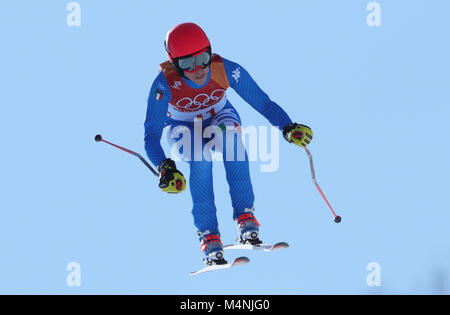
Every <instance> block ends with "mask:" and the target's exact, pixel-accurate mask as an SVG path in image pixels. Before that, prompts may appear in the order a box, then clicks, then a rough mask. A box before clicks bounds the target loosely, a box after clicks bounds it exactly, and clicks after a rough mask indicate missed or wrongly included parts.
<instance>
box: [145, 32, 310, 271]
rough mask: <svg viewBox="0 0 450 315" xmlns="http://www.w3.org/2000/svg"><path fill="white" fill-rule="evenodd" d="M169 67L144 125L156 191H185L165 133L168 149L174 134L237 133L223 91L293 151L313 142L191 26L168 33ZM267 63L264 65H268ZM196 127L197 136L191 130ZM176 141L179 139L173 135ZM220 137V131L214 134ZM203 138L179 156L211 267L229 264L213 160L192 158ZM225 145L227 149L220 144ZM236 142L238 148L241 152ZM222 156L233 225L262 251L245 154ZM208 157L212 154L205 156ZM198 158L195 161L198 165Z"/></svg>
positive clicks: (304, 129)
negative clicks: (167, 152)
mask: <svg viewBox="0 0 450 315" xmlns="http://www.w3.org/2000/svg"><path fill="white" fill-rule="evenodd" d="M164 45H165V49H166V53H167V56H168V58H169V60H168V61H165V62H163V63H162V64H161V65H160V72H159V74H158V76H157V77H156V79H155V80H154V82H153V84H152V87H151V90H150V95H149V98H148V107H147V115H146V120H145V123H144V126H145V150H146V152H147V155H148V157H149V159H150V160H151V162H152V163H153V164H154V165H157V166H158V171H159V172H160V175H159V187H160V188H161V189H162V190H163V191H165V192H169V193H179V192H182V191H183V190H184V189H185V187H186V181H185V178H184V176H183V174H182V173H181V172H180V171H179V170H177V167H176V164H175V162H174V161H173V160H171V159H170V158H167V157H166V156H165V153H164V151H163V149H162V146H161V143H160V140H161V138H162V135H163V129H165V131H164V133H165V136H166V139H167V141H168V143H169V144H171V145H173V144H174V143H176V142H177V141H178V140H180V137H181V135H180V136H178V137H177V136H174V133H173V132H172V131H173V130H176V128H184V130H186V129H188V130H189V131H190V133H188V134H190V135H191V140H192V142H193V139H194V137H195V132H197V133H198V132H201V133H202V135H203V131H204V130H205V128H207V127H211V126H213V127H214V126H216V128H217V130H218V131H222V133H221V134H220V135H221V136H222V137H223V138H222V139H226V137H234V135H236V132H233V131H236V130H240V125H241V119H240V117H239V114H238V113H237V111H236V109H235V108H234V107H233V106H232V105H231V104H230V102H229V101H228V100H227V98H226V93H225V92H226V90H227V88H229V87H231V88H233V89H234V90H235V91H236V92H237V93H238V94H239V95H240V96H241V97H242V98H243V99H244V100H245V101H246V102H247V103H249V104H250V105H251V106H252V107H253V108H254V109H256V110H257V111H258V112H259V113H261V114H262V115H263V116H264V117H266V118H267V119H268V120H269V122H270V123H271V124H272V125H273V126H276V127H278V128H279V129H280V130H281V131H282V133H283V136H284V138H285V139H286V140H287V141H288V142H292V143H294V144H296V145H298V146H301V147H305V146H307V145H308V144H309V143H310V141H311V140H312V135H313V133H312V130H311V129H310V128H309V127H307V126H305V125H302V124H296V123H293V122H292V121H291V119H290V118H289V116H288V115H287V114H286V112H285V111H284V110H283V109H282V108H281V107H280V106H279V105H277V104H276V103H275V102H273V101H271V100H270V98H269V97H268V96H267V94H265V93H264V92H263V91H262V90H261V89H260V88H259V86H258V85H257V84H256V83H255V81H254V80H253V79H252V77H251V76H250V75H249V74H248V72H247V71H246V70H245V69H244V68H243V67H242V66H241V65H239V64H237V63H234V62H232V61H229V60H227V59H225V58H223V57H221V56H219V55H218V54H213V53H212V51H211V44H210V41H209V39H208V37H207V36H206V34H205V32H204V31H203V30H202V29H201V28H200V27H199V26H198V25H196V24H194V23H182V24H179V25H176V26H175V27H173V28H172V29H170V30H169V31H168V32H167V35H166V40H165V42H164ZM269 63H270V62H269V61H268V63H267V64H269ZM198 122H200V124H201V128H200V130H198V129H196V128H194V126H195V123H198ZM175 134H176V133H175ZM218 134H219V132H218ZM207 140H208V139H204V138H203V137H202V143H201V147H199V148H194V145H192V146H191V147H192V148H194V150H190V151H191V152H188V151H189V150H185V148H183V149H182V150H180V153H181V155H182V157H183V160H184V161H186V162H187V163H188V164H189V169H190V177H189V187H190V190H191V195H192V200H193V208H192V215H193V217H194V224H195V226H196V228H197V230H198V236H199V240H200V243H201V249H202V251H203V252H204V254H205V258H204V260H205V262H206V263H207V264H208V265H220V264H226V263H227V261H226V260H225V258H224V253H223V245H222V242H221V239H220V232H219V228H218V222H217V216H216V206H215V204H214V194H213V180H212V162H211V159H210V157H209V158H208V157H206V156H202V157H201V158H200V159H199V158H198V155H196V154H197V153H199V151H200V153H202V152H204V150H203V148H204V146H205V144H206V143H207ZM222 141H223V142H222V143H226V141H225V140H222ZM241 141H242V140H241V138H240V137H239V136H237V137H235V141H234V148H233V149H234V152H237V150H236V147H237V146H239V145H242V142H241ZM218 147H219V148H215V149H218V150H219V152H220V153H221V154H222V156H223V163H224V166H225V171H226V179H227V182H228V185H229V192H230V196H231V201H232V207H233V220H235V221H236V223H237V225H238V229H239V234H240V235H239V241H240V242H241V243H244V244H252V245H254V244H260V243H262V242H261V240H260V239H259V226H260V225H259V223H258V221H257V220H256V217H255V215H254V211H255V208H254V199H255V197H254V193H253V188H252V183H251V180H250V173H249V164H248V157H247V153H246V152H245V159H244V160H242V159H241V160H237V159H236V156H235V155H234V156H233V157H232V158H231V159H228V155H227V154H226V150H227V148H226V146H222V148H220V146H218ZM206 151H207V152H209V150H206ZM195 157H197V158H195Z"/></svg>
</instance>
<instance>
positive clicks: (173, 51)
mask: <svg viewBox="0 0 450 315" xmlns="http://www.w3.org/2000/svg"><path fill="white" fill-rule="evenodd" d="M164 44H165V46H166V51H167V55H168V56H169V59H170V61H171V62H173V60H174V59H175V58H179V57H183V56H188V55H192V54H195V53H196V52H199V51H201V50H203V49H205V48H207V47H210V46H211V44H210V42H209V39H208V37H207V36H206V34H205V32H204V31H203V30H202V29H201V28H200V26H198V25H197V24H194V23H181V24H178V25H177V26H175V27H173V28H172V29H170V30H169V31H168V32H167V35H166V41H165V42H164Z"/></svg>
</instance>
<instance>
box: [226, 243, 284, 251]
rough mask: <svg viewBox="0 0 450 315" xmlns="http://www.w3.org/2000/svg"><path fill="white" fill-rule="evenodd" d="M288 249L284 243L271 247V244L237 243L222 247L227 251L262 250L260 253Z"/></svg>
mask: <svg viewBox="0 0 450 315" xmlns="http://www.w3.org/2000/svg"><path fill="white" fill-rule="evenodd" d="M288 247H289V244H288V243H286V242H279V243H276V244H275V245H272V244H257V245H252V244H242V243H237V244H231V245H225V246H224V247H223V249H224V250H227V249H247V250H262V251H265V252H271V251H274V250H278V249H283V248H288Z"/></svg>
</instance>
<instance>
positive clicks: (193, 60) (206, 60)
mask: <svg viewBox="0 0 450 315" xmlns="http://www.w3.org/2000/svg"><path fill="white" fill-rule="evenodd" d="M176 62H177V64H178V67H179V68H180V69H181V70H183V71H184V72H194V71H195V70H197V68H198V67H202V68H206V67H207V66H209V65H210V64H211V51H210V50H209V49H208V48H206V49H204V50H202V51H200V52H198V53H196V54H193V55H190V56H187V57H181V58H177V59H176Z"/></svg>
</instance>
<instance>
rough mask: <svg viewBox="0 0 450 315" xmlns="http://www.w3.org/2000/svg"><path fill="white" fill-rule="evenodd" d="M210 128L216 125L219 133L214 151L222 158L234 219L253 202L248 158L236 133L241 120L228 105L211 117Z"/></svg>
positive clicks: (250, 207) (250, 206) (238, 131)
mask: <svg viewBox="0 0 450 315" xmlns="http://www.w3.org/2000/svg"><path fill="white" fill-rule="evenodd" d="M211 125H215V126H217V127H218V129H219V130H221V131H222V132H221V133H220V137H219V138H220V145H218V146H217V147H216V150H217V151H220V152H221V153H222V156H223V164H224V166H225V172H226V178H227V182H228V185H229V189H230V196H231V203H232V206H233V219H234V220H237V219H238V218H239V217H240V216H241V215H243V214H246V213H248V212H249V211H250V210H249V209H252V208H253V203H254V201H255V196H254V193H253V187H252V183H251V179H250V171H249V163H248V155H247V152H246V150H245V147H244V144H243V142H242V138H241V133H240V130H241V129H240V125H241V119H240V117H239V114H238V113H237V111H236V110H235V109H234V108H233V107H232V106H231V104H229V105H227V106H226V107H225V108H224V109H223V110H221V111H220V112H219V113H218V114H217V115H216V116H215V117H214V118H213V121H212V122H211ZM227 143H228V145H227ZM230 144H231V145H230ZM230 151H231V152H230Z"/></svg>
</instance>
